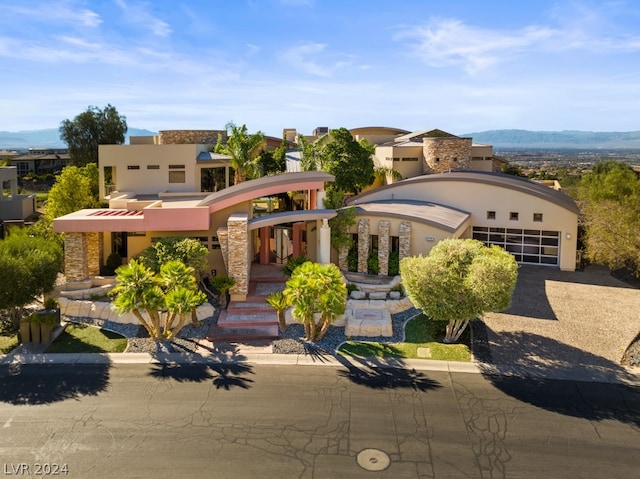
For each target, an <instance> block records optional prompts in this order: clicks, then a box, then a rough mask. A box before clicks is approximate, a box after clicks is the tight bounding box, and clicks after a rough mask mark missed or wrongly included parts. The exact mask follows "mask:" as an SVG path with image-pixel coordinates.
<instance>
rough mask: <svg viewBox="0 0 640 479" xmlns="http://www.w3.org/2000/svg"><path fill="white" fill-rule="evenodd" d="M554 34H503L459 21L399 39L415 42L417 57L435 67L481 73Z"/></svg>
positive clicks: (540, 30) (531, 30)
mask: <svg viewBox="0 0 640 479" xmlns="http://www.w3.org/2000/svg"><path fill="white" fill-rule="evenodd" d="M554 35H556V32H554V31H553V30H552V29H549V28H544V27H527V28H525V29H522V30H520V31H516V32H513V33H503V32H499V31H494V30H488V29H482V28H477V27H472V26H468V25H466V24H464V23H463V22H461V21H459V20H453V19H434V20H432V21H430V22H429V23H428V24H427V25H426V26H424V27H417V28H415V29H414V30H413V31H411V32H407V33H403V34H399V35H396V37H395V39H397V40H404V39H405V38H408V39H411V40H415V43H414V44H413V52H414V54H415V55H416V56H417V57H418V58H420V59H421V60H422V61H424V62H425V63H427V64H428V65H430V66H432V67H445V66H462V67H463V68H464V69H465V70H466V71H467V72H468V73H477V72H479V71H481V70H485V69H487V68H489V67H491V66H493V65H495V64H496V63H498V62H499V61H501V60H502V59H504V57H505V56H510V55H513V54H515V53H517V52H519V51H523V50H526V49H528V48H531V47H532V46H533V45H536V44H539V43H540V42H543V41H546V40H548V39H549V38H551V37H553V36H554Z"/></svg>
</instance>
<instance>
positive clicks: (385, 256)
mask: <svg viewBox="0 0 640 479" xmlns="http://www.w3.org/2000/svg"><path fill="white" fill-rule="evenodd" d="M390 228H391V225H390V223H389V221H388V220H382V221H380V222H379V223H378V269H379V272H378V274H379V275H381V276H387V275H388V274H389V229H390Z"/></svg>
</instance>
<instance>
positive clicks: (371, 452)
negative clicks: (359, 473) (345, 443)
mask: <svg viewBox="0 0 640 479" xmlns="http://www.w3.org/2000/svg"><path fill="white" fill-rule="evenodd" d="M356 461H357V462H358V466H360V467H361V468H362V469H365V470H367V471H384V470H385V469H386V468H387V467H389V464H391V459H389V456H388V455H387V453H385V452H383V451H381V450H380V449H363V450H362V451H360V452H359V453H358V456H357V457H356Z"/></svg>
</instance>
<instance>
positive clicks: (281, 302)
mask: <svg viewBox="0 0 640 479" xmlns="http://www.w3.org/2000/svg"><path fill="white" fill-rule="evenodd" d="M265 300H266V301H267V304H268V305H269V306H271V307H272V308H273V309H275V310H276V313H278V326H279V328H280V331H282V332H283V333H284V332H285V331H286V330H287V322H286V320H285V317H284V312H285V311H286V310H287V308H288V307H289V301H288V300H287V297H286V296H285V295H284V293H283V292H282V291H278V292H276V293H271V294H270V295H269V296H267V297H266V298H265Z"/></svg>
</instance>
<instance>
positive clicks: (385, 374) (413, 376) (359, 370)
mask: <svg viewBox="0 0 640 479" xmlns="http://www.w3.org/2000/svg"><path fill="white" fill-rule="evenodd" d="M336 358H337V359H338V361H339V362H340V363H341V364H342V365H343V366H344V367H345V368H346V370H344V369H340V370H338V376H340V377H343V378H347V379H349V380H350V381H351V382H353V383H355V384H359V385H362V386H366V387H368V388H372V389H396V388H406V389H413V390H414V391H423V392H425V391H431V390H434V389H439V388H441V387H442V386H441V385H440V383H439V382H438V381H434V380H433V379H430V378H428V377H427V376H426V375H425V374H424V373H422V372H420V371H416V370H415V369H409V368H407V366H406V364H405V362H404V361H403V360H402V359H397V358H362V357H354V356H350V357H349V358H346V357H344V356H341V355H337V356H336Z"/></svg>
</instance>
